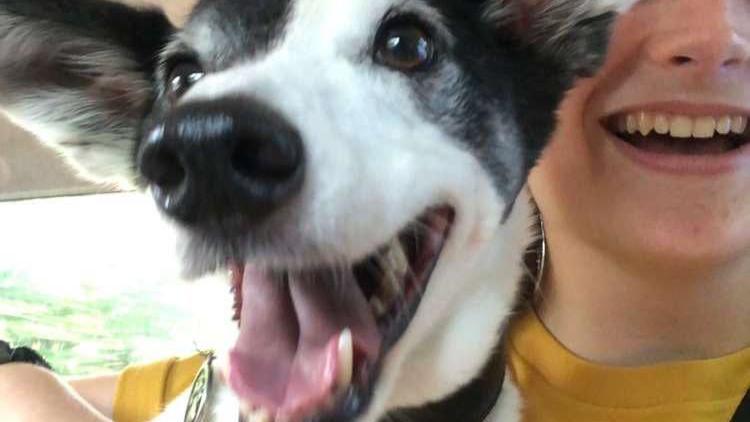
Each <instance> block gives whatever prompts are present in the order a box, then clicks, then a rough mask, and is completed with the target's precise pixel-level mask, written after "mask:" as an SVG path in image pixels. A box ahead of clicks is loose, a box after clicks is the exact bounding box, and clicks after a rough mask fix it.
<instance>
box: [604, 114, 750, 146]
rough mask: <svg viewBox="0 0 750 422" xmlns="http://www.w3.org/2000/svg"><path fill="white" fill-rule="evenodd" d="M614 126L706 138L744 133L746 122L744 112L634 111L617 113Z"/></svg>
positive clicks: (627, 131)
mask: <svg viewBox="0 0 750 422" xmlns="http://www.w3.org/2000/svg"><path fill="white" fill-rule="evenodd" d="M616 119H617V130H618V132H619V133H621V134H630V135H635V134H641V135H643V136H647V135H649V134H651V133H652V132H653V133H656V134H658V135H669V136H671V137H673V138H679V139H688V138H696V139H710V138H713V137H714V136H716V135H729V134H737V135H741V134H744V133H745V131H746V130H747V126H748V118H747V117H746V116H729V115H725V116H719V117H713V116H701V117H691V116H684V115H676V114H664V113H650V112H643V111H642V112H638V113H628V114H622V115H619V116H617V118H616Z"/></svg>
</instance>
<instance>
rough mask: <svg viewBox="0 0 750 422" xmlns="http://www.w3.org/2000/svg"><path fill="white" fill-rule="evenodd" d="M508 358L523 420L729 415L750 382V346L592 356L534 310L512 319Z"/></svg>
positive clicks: (642, 421) (723, 421) (668, 420)
mask: <svg viewBox="0 0 750 422" xmlns="http://www.w3.org/2000/svg"><path fill="white" fill-rule="evenodd" d="M507 349H508V359H509V365H510V368H511V371H512V374H513V376H514V379H515V381H516V383H517V384H518V386H519V388H520V390H521V395H522V397H523V399H524V402H525V403H524V412H523V415H524V417H523V422H599V421H611V422H678V421H679V422H729V420H730V419H731V418H732V415H733V414H734V413H735V410H736V408H737V406H738V405H739V403H740V401H741V400H742V398H743V396H744V395H745V393H746V392H747V390H748V387H750V349H747V350H744V351H741V352H739V353H735V354H733V355H730V356H726V357H723V358H719V359H712V360H705V361H689V362H678V363H672V364H664V365H655V366H649V367H639V368H616V367H607V366H602V365H596V364H592V363H590V362H587V361H584V360H582V359H581V358H579V357H577V356H575V355H574V354H573V353H571V352H570V351H568V350H567V349H565V347H563V346H562V345H561V344H560V343H559V342H557V340H556V339H555V338H554V337H553V336H552V335H551V334H550V333H549V331H547V329H546V328H545V327H544V325H543V324H542V322H541V321H540V320H539V318H538V317H537V316H536V314H535V313H534V312H532V311H529V312H527V313H526V314H525V315H523V316H521V317H519V319H518V320H516V321H514V322H513V324H512V326H511V331H510V333H509V341H508V346H507Z"/></svg>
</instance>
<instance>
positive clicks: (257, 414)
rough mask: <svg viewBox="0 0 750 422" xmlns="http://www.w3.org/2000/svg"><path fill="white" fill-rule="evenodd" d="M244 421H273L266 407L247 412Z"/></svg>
mask: <svg viewBox="0 0 750 422" xmlns="http://www.w3.org/2000/svg"><path fill="white" fill-rule="evenodd" d="M245 421H246V422H273V419H271V414H270V413H269V412H268V411H267V410H266V409H258V410H256V411H254V412H251V413H249V414H248V416H247V418H246V419H245Z"/></svg>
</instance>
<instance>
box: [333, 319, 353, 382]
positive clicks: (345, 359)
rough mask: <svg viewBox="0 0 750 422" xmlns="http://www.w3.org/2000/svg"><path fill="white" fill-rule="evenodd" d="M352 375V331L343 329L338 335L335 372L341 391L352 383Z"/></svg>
mask: <svg viewBox="0 0 750 422" xmlns="http://www.w3.org/2000/svg"><path fill="white" fill-rule="evenodd" d="M353 375H354V338H353V337H352V331H351V330H350V329H348V328H347V329H345V330H344V331H342V332H341V335H340V336H339V344H338V372H337V373H336V383H337V384H336V385H337V387H338V389H339V390H341V391H343V390H345V389H347V388H349V386H350V385H351V383H352V377H353Z"/></svg>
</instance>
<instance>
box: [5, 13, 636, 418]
mask: <svg viewBox="0 0 750 422" xmlns="http://www.w3.org/2000/svg"><path fill="white" fill-rule="evenodd" d="M625 3H632V1H624V0H623V1H618V0H516V1H513V0H484V1H479V0H461V1H455V0H347V1H338V0H203V1H201V2H200V3H199V4H198V6H197V7H196V8H195V11H194V13H193V15H192V17H191V19H190V20H189V22H188V23H187V25H186V27H185V28H184V29H182V30H177V29H175V28H173V27H172V26H171V25H170V24H169V23H168V21H167V20H166V18H164V16H163V15H162V14H161V13H160V12H158V11H154V10H137V9H133V8H130V7H128V6H124V5H121V4H116V3H109V2H104V1H98V0H33V1H29V0H0V93H1V94H0V107H2V108H3V109H4V111H6V112H7V114H8V115H9V116H11V118H12V119H13V120H14V121H16V122H18V123H20V124H21V125H23V126H24V127H26V128H27V129H29V130H30V131H31V132H33V133H34V134H35V135H37V136H38V137H39V138H40V139H41V140H42V141H43V142H45V143H47V144H49V145H51V146H53V147H55V148H57V149H59V150H60V151H62V152H63V153H64V155H65V156H66V157H68V158H70V159H71V160H72V161H74V162H75V163H76V164H77V165H78V166H79V168H80V169H81V170H82V171H83V172H84V173H85V174H86V175H88V176H90V177H92V178H96V179H105V180H112V179H117V180H125V181H135V182H136V183H139V182H141V183H142V182H143V180H140V178H139V177H138V169H137V168H136V166H135V165H134V163H135V158H136V157H137V154H138V151H139V146H140V145H141V143H142V139H143V138H144V137H146V136H147V135H148V134H149V130H150V129H151V128H153V127H154V125H157V124H159V122H161V121H163V120H164V119H167V118H169V116H170V115H173V114H174V113H175V112H176V110H178V109H180V108H181V107H186V106H189V105H190V104H196V103H201V102H211V103H214V104H219V105H220V104H221V102H222V101H225V99H227V98H238V97H239V98H247V99H252V101H256V102H259V103H262V104H266V105H268V106H269V107H271V108H273V109H274V110H276V111H277V112H278V113H279V114H280V115H282V116H284V118H285V119H287V120H288V121H289V122H290V123H291V124H292V125H293V126H294V127H295V128H296V129H297V131H298V132H299V133H300V134H301V136H302V138H303V139H304V145H305V148H306V154H307V156H306V163H307V170H306V175H305V182H304V186H303V188H302V189H301V191H300V193H299V194H298V195H297V196H296V197H295V199H294V201H293V206H288V207H286V208H285V209H284V210H283V212H279V213H278V215H276V216H275V217H274V218H271V219H269V222H268V223H267V224H265V225H263V226H261V227H258V228H256V229H254V231H253V232H252V233H248V235H247V236H243V237H242V238H241V239H239V240H237V239H234V242H233V244H232V245H231V247H230V245H227V244H225V243H223V240H224V239H223V237H222V234H221V233H211V232H210V231H205V230H204V231H201V232H200V233H197V232H196V230H194V229H192V228H190V227H187V226H185V227H182V232H183V238H184V242H183V249H184V251H185V266H186V271H187V272H188V273H191V274H193V275H200V274H204V273H206V272H209V271H213V270H215V269H216V268H217V267H219V266H220V265H221V263H222V260H223V259H225V258H226V256H227V255H228V254H236V253H237V251H238V250H239V251H240V252H241V253H242V254H245V255H246V256H252V257H254V258H255V259H257V260H259V261H262V262H265V263H268V264H269V265H285V266H294V267H305V266H310V265H315V264H319V263H321V262H325V263H329V262H337V261H350V262H351V261H355V260H358V259H361V258H362V257H364V256H366V255H368V254H370V253H372V252H373V250H375V249H376V248H377V247H378V246H379V245H382V244H383V243H385V242H387V241H388V240H389V239H390V238H391V237H392V236H393V235H394V233H396V232H398V231H399V230H400V229H401V228H402V227H404V226H405V225H406V224H408V223H409V222H410V221H412V220H413V219H414V218H415V217H416V216H418V215H419V214H420V213H422V212H423V211H424V210H425V209H426V208H428V207H430V206H434V205H436V204H444V203H448V204H450V205H451V206H453V207H454V208H455V210H456V215H457V217H456V218H457V220H456V223H455V226H454V227H453V230H452V233H451V236H450V239H449V241H448V244H447V245H446V247H445V250H444V251H443V253H442V256H441V258H440V261H439V263H438V266H437V268H436V269H435V272H434V273H433V275H432V281H431V282H430V286H429V288H428V290H427V292H426V294H425V297H424V299H423V301H422V304H421V306H420V309H419V311H418V313H417V315H416V317H415V318H414V320H413V321H412V323H411V325H410V327H409V328H408V330H407V332H406V334H405V335H404V336H403V337H402V338H401V340H400V341H399V342H398V344H397V345H396V346H395V348H394V349H393V350H392V351H391V352H390V354H389V356H388V357H387V359H386V361H385V364H384V367H383V370H382V374H381V375H380V378H379V381H378V384H377V388H376V391H375V394H374V397H373V399H372V402H371V403H370V405H369V407H368V410H367V412H366V413H365V414H363V415H361V416H360V417H358V418H357V419H356V420H357V421H361V422H373V421H377V420H379V419H380V418H382V417H383V415H384V414H386V413H387V412H389V411H392V410H394V409H397V408H403V407H419V406H421V405H424V404H426V403H428V402H433V401H439V400H441V399H443V398H444V397H446V396H448V395H449V394H451V393H453V392H455V391H456V390H458V389H460V388H461V387H462V386H464V385H465V384H467V383H468V382H469V381H471V380H472V378H474V377H475V376H476V375H477V374H478V373H479V372H480V371H481V369H482V368H483V366H484V365H485V363H486V362H487V361H488V359H489V357H490V356H491V354H492V353H493V352H494V351H495V350H496V347H497V345H498V342H499V337H500V334H501V328H502V326H503V324H504V322H505V321H506V319H507V317H508V315H509V313H510V310H511V307H512V306H513V301H514V299H515V297H516V290H517V284H518V280H519V279H520V276H521V265H520V260H521V255H522V252H523V251H524V249H525V247H526V245H527V244H528V243H529V241H530V236H531V235H530V232H529V226H530V213H531V210H530V206H529V205H528V198H526V197H525V194H524V193H523V186H524V184H525V180H526V176H527V174H528V172H529V170H530V169H531V167H532V166H533V165H534V163H535V162H536V160H537V159H538V157H539V155H540V153H541V151H542V149H543V147H544V143H545V139H546V138H547V137H548V135H549V134H550V133H551V131H552V129H553V126H554V122H555V119H554V110H555V108H556V106H557V104H558V103H559V101H560V100H561V98H562V95H563V93H564V92H565V91H566V90H567V89H568V88H569V87H570V86H571V85H572V83H573V81H574V78H575V77H577V76H580V75H587V74H590V73H592V72H593V71H595V69H596V68H597V67H598V66H599V64H600V63H601V61H602V58H603V55H604V50H605V45H606V43H607V35H608V28H609V25H610V23H611V21H612V18H613V16H614V12H616V11H617V10H618V9H622V8H624V7H625V6H626V5H625ZM389 14H409V15H410V16H415V17H417V18H418V19H419V20H420V21H421V22H423V23H424V25H425V26H427V27H429V28H430V31H431V33H432V34H433V37H434V39H435V40H436V42H437V45H438V47H439V50H438V54H439V58H438V61H437V62H436V63H435V65H434V66H433V67H432V68H430V69H429V70H426V71H424V72H415V73H411V74H407V73H401V72H398V71H394V70H393V69H388V68H386V67H384V66H381V65H379V64H378V63H375V62H374V60H373V55H372V51H371V49H372V45H373V39H374V37H375V34H376V32H377V30H378V27H379V25H381V24H382V22H383V21H384V19H385V18H386V17H387V16H389ZM181 54H191V55H196V56H197V57H198V58H199V60H200V62H201V63H202V65H203V66H204V68H205V69H206V70H207V75H206V76H205V77H204V78H203V79H202V80H200V81H199V82H198V83H197V84H196V85H195V86H193V87H192V88H191V89H190V90H189V91H188V92H187V93H186V94H185V96H184V97H183V98H181V99H180V100H179V102H178V103H177V104H175V105H171V104H170V102H169V101H168V99H167V98H165V84H166V82H167V81H165V77H166V74H165V73H167V71H166V70H165V69H164V66H165V63H169V62H170V60H171V59H170V58H171V57H173V56H174V55H181ZM519 194H520V197H519ZM371 221H379V222H380V223H379V225H378V226H377V227H374V226H373V225H372V224H370V222H371ZM113 224H116V223H115V222H113ZM134 265H137V263H134ZM215 389H216V390H217V394H219V396H220V397H221V399H220V400H219V402H220V403H219V405H218V406H217V407H216V409H215V417H214V420H216V421H220V422H229V421H231V422H234V420H236V419H232V416H228V415H232V414H233V413H234V415H236V409H237V406H238V405H237V403H236V402H235V399H233V398H232V395H231V394H230V393H229V392H228V390H227V389H226V388H225V387H223V386H222V385H216V386H215ZM184 400H185V398H184V397H183V398H182V399H180V400H178V402H177V403H176V404H174V405H173V406H172V407H171V408H170V409H169V410H168V411H167V412H166V413H165V415H164V416H163V417H162V418H160V419H158V420H161V421H179V420H182V417H183V415H184V406H185V403H184ZM519 408H520V403H519V398H518V395H517V393H516V392H515V390H514V389H513V388H512V386H511V385H510V383H509V384H508V386H507V387H506V388H505V389H504V393H503V395H502V396H501V399H500V401H499V402H498V404H497V406H496V407H495V410H494V412H493V414H492V415H491V416H490V417H489V418H488V419H487V420H488V421H514V420H518V417H519V416H518V415H519Z"/></svg>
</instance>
